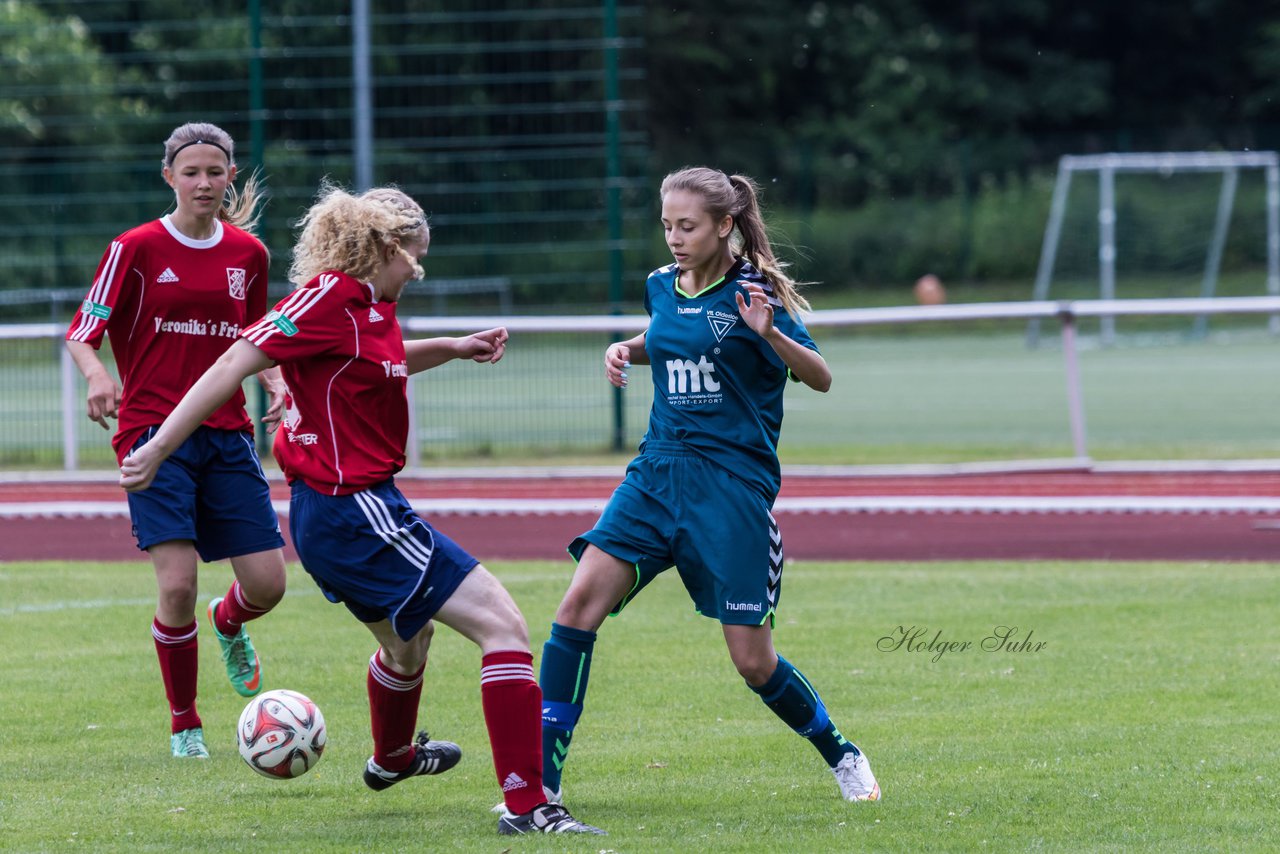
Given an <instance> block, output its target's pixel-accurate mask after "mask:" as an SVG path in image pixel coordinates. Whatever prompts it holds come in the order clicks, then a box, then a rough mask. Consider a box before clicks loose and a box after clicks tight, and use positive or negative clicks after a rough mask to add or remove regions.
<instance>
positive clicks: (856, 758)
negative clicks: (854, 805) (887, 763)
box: [831, 752, 880, 801]
mask: <svg viewBox="0 0 1280 854" xmlns="http://www.w3.org/2000/svg"><path fill="white" fill-rule="evenodd" d="M831 773H832V774H835V775H836V784H837V785H839V786H840V794H841V795H842V796H843V797H844V799H845V800H846V801H878V800H880V784H879V783H877V782H876V775H874V774H872V773H871V763H869V762H868V761H867V757H866V755H865V754H863V753H861V752H858V753H846V754H845V755H844V758H843V759H841V760H840V764H839V765H837V766H836V767H834V768H832V769H831Z"/></svg>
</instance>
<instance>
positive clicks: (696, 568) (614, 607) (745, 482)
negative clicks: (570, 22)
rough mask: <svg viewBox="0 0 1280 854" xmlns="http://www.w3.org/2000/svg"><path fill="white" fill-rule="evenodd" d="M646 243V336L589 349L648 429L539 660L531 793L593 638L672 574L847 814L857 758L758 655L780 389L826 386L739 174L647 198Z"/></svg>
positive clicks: (868, 788) (764, 655)
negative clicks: (663, 262) (658, 260)
mask: <svg viewBox="0 0 1280 854" xmlns="http://www.w3.org/2000/svg"><path fill="white" fill-rule="evenodd" d="M662 228H663V231H664V233H665V235H666V241H667V246H668V247H669V248H670V250H671V254H672V255H673V256H674V257H675V263H674V264H671V265H668V266H666V267H663V268H660V269H658V270H655V271H654V272H653V273H651V274H650V275H649V278H648V281H647V283H646V287H645V308H646V310H647V311H648V313H649V316H650V322H649V327H648V329H646V330H645V331H644V332H643V333H641V334H639V335H637V336H635V337H633V338H631V339H629V340H626V341H621V342H617V343H614V344H612V345H610V346H609V347H608V349H606V351H605V357H604V367H605V377H606V378H607V379H608V380H609V382H610V383H612V384H613V385H615V386H617V387H620V388H621V387H625V386H626V384H627V372H628V370H629V368H630V367H631V365H633V364H635V365H644V364H648V365H650V366H651V372H652V376H653V385H654V401H653V409H652V411H651V413H650V418H649V429H648V431H647V432H646V434H645V437H644V440H643V441H642V442H641V445H640V454H639V456H637V457H636V459H635V460H633V461H632V463H631V465H630V466H628V468H627V475H626V478H625V479H624V481H623V482H622V484H621V485H620V486H619V487H618V489H617V490H616V491H615V492H614V494H613V497H612V498H611V499H610V500H609V504H608V506H607V507H606V508H605V510H604V512H603V513H602V514H601V517H600V519H599V521H598V522H597V523H596V525H595V527H593V528H592V530H590V531H588V532H587V533H585V534H583V535H582V536H581V537H578V538H577V539H576V540H574V542H573V543H572V544H571V545H570V546H569V551H570V554H572V555H573V557H574V558H575V560H577V561H578V567H577V570H576V571H575V573H574V576H573V580H572V582H571V583H570V585H569V589H568V591H567V592H566V593H565V595H564V598H563V600H562V601H561V603H560V606H559V608H558V609H557V611H556V616H555V622H553V623H552V626H551V637H550V639H549V640H548V641H547V643H546V645H545V647H544V648H543V658H542V668H541V677H540V682H541V687H542V692H543V704H542V707H543V729H542V732H543V782H544V785H546V786H547V787H548V792H547V794H548V797H549V798H552V799H553V800H555V799H558V798H559V795H560V779H561V772H562V769H563V765H564V762H565V758H566V756H567V753H568V747H569V742H570V739H571V737H572V734H573V731H574V727H575V725H576V724H577V722H578V718H579V716H580V715H581V713H582V706H583V697H584V694H585V692H586V687H587V682H588V677H589V674H590V666H591V658H592V649H593V646H594V643H595V638H596V632H597V631H598V630H599V628H600V626H601V624H602V623H603V622H604V618H605V617H606V616H607V615H609V614H611V613H613V614H616V613H618V612H619V611H620V610H621V609H622V608H623V607H624V606H625V605H626V604H627V603H628V602H629V601H630V600H631V599H632V598H633V597H634V596H635V595H636V594H637V593H638V592H639V591H640V590H641V589H642V588H643V587H644V586H645V585H646V584H647V583H648V582H649V581H651V580H652V579H653V578H654V577H656V576H657V575H658V574H659V573H661V572H663V571H664V570H666V569H668V568H670V567H672V566H676V567H677V568H678V571H679V573H680V577H681V580H682V581H683V582H684V585H685V588H686V589H687V590H688V591H689V595H690V596H691V597H692V599H693V601H694V605H695V607H696V608H697V610H698V612H699V613H701V614H703V615H705V616H708V617H712V618H715V619H717V620H719V621H720V623H721V626H722V629H723V633H724V638H725V643H726V644H727V646H728V649H729V655H730V657H731V658H732V660H733V663H734V666H735V667H736V668H737V670H738V673H739V674H740V675H741V676H742V677H743V678H744V679H745V680H746V682H747V685H748V687H750V688H751V690H752V691H754V692H756V693H757V694H759V695H760V698H761V700H762V701H763V702H764V703H765V704H766V705H767V706H768V707H769V708H770V709H771V710H772V711H773V712H774V713H775V714H776V715H777V716H778V717H780V718H781V719H782V720H783V721H784V722H785V723H786V724H787V725H788V726H790V727H791V728H792V729H794V730H795V731H796V732H797V733H799V734H800V735H802V736H804V737H805V738H807V739H808V740H809V741H810V742H811V743H812V744H813V745H814V747H815V748H817V750H818V752H819V753H820V754H821V755H822V757H823V759H825V760H826V762H827V764H828V766H829V767H830V768H831V770H832V772H833V773H834V775H835V778H836V782H837V784H838V786H839V789H840V792H841V795H842V796H843V797H844V798H845V799H846V800H849V801H874V800H878V799H879V797H880V787H879V785H878V784H877V782H876V779H875V777H874V775H873V774H872V773H871V768H870V765H869V764H868V762H867V759H866V756H865V755H863V754H862V752H861V751H860V750H859V749H858V748H857V747H856V746H855V745H854V744H853V743H851V742H850V741H848V740H847V739H846V738H845V737H844V736H843V735H841V733H840V731H839V729H838V728H837V727H836V726H835V724H833V723H832V721H831V719H830V717H829V715H828V714H827V711H826V708H825V707H824V706H823V703H822V700H821V699H820V698H819V697H818V694H817V692H816V691H815V690H814V689H813V687H812V685H811V684H810V683H809V682H808V680H807V679H805V677H804V676H803V675H802V674H801V673H800V671H798V670H797V669H796V668H795V667H793V666H792V665H791V664H790V663H789V662H788V661H787V660H786V659H784V658H782V657H781V656H779V655H778V654H777V652H776V651H775V650H774V646H773V634H772V624H773V617H774V613H775V611H776V609H777V605H778V599H779V595H780V593H781V584H782V568H783V556H782V538H781V535H780V534H779V532H778V526H777V523H776V522H775V520H774V518H773V515H772V513H771V509H772V507H773V503H774V499H775V498H776V497H777V494H778V488H779V485H780V470H779V465H778V458H777V451H776V449H777V442H778V436H779V432H780V430H781V426H782V392H783V388H784V386H785V385H786V381H787V379H788V377H790V378H792V379H795V380H798V381H800V382H803V383H804V384H805V385H807V386H809V387H811V388H814V389H816V390H818V391H822V392H825V391H827V390H828V389H829V388H830V387H831V371H830V369H829V368H828V367H827V363H826V361H825V360H824V359H823V358H822V356H821V354H820V353H819V352H818V348H817V345H815V344H814V342H813V340H812V339H811V338H810V337H809V334H808V331H807V330H806V329H805V327H804V324H803V322H802V321H801V319H800V314H801V313H802V312H803V311H804V310H806V309H808V304H807V302H806V301H805V300H804V298H803V297H801V296H800V295H799V294H798V293H797V290H796V284H795V282H793V281H792V280H791V278H790V277H788V276H787V275H786V273H785V272H784V266H785V265H783V264H781V263H779V262H778V260H777V259H776V258H775V257H774V254H773V250H772V247H771V246H770V244H769V239H768V235H767V231H766V229H765V223H764V219H763V217H762V215H761V213H760V207H759V204H758V202H757V199H756V186H755V184H754V182H753V181H752V180H751V179H750V178H747V177H745V176H742V175H734V176H728V175H726V174H725V173H723V172H720V171H718V170H714V169H707V168H702V167H698V168H690V169H682V170H680V171H678V172H674V173H672V174H670V175H668V176H667V177H666V178H665V179H664V180H663V182H662Z"/></svg>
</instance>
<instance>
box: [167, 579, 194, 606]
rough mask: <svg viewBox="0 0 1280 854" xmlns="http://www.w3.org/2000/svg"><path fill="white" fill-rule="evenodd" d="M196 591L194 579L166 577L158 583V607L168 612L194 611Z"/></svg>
mask: <svg viewBox="0 0 1280 854" xmlns="http://www.w3.org/2000/svg"><path fill="white" fill-rule="evenodd" d="M198 593H199V588H198V587H197V585H196V583H195V580H194V579H192V580H190V581H188V580H186V579H181V580H178V579H166V580H164V581H162V582H161V583H160V590H159V594H160V595H159V598H160V608H161V610H164V611H167V612H169V613H195V608H196V597H197V595H198Z"/></svg>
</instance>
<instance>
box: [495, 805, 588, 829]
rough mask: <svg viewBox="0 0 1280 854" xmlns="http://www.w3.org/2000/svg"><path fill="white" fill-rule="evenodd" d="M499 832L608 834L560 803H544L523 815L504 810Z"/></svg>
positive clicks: (499, 821) (499, 823)
mask: <svg viewBox="0 0 1280 854" xmlns="http://www.w3.org/2000/svg"><path fill="white" fill-rule="evenodd" d="M498 833H502V834H506V835H511V834H517V833H593V834H595V835H596V836H608V834H607V833H605V832H604V831H603V830H601V829H600V828H598V827H592V826H591V825H589V824H583V823H582V822H580V821H578V820H577V819H576V818H574V817H573V816H571V815H569V811H568V810H567V809H565V808H564V807H562V806H560V805H559V804H543V805H542V806H540V807H534V808H533V809H531V810H530V811H529V812H527V813H524V814H523V815H514V814H512V813H509V812H504V813H503V814H502V818H500V819H498Z"/></svg>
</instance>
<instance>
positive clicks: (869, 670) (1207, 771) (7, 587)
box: [0, 562, 1280, 854]
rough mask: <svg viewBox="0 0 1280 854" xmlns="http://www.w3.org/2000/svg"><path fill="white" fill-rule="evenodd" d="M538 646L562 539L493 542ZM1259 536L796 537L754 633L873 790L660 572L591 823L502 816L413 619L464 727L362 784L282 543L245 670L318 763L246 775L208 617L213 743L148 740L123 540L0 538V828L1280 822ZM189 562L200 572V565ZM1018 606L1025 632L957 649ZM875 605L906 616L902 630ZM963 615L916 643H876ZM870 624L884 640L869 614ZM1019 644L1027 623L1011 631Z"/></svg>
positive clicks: (868, 827)
mask: <svg viewBox="0 0 1280 854" xmlns="http://www.w3.org/2000/svg"><path fill="white" fill-rule="evenodd" d="M491 568H492V569H493V570H494V571H495V572H496V573H497V574H498V575H499V576H500V577H501V578H503V579H504V581H505V582H506V584H507V585H508V587H509V588H510V589H511V591H512V592H513V594H514V595H515V597H516V599H517V601H519V602H520V603H521V604H522V606H523V608H524V610H525V613H526V615H527V616H528V618H529V622H530V625H531V627H532V633H533V636H534V637H533V640H534V643H535V648H536V649H537V648H540V645H541V642H542V640H543V639H544V638H545V635H546V631H547V626H548V621H549V619H550V615H551V613H552V611H553V610H554V607H555V604H556V602H557V600H558V597H559V594H560V592H561V591H562V589H563V587H564V585H565V583H566V580H567V574H568V572H569V565H568V563H567V562H556V563H495V564H493V565H492V567H491ZM1278 571H1280V566H1277V565H1259V564H1234V565H1230V564H1102V563H1037V564H1025V565H1023V564H1009V563H956V564H858V563H830V564H826V563H824V564H817V563H797V564H792V565H790V566H789V567H788V568H787V570H786V575H785V581H786V584H785V587H784V596H783V599H782V613H781V616H780V619H779V623H778V628H777V644H778V647H779V649H780V651H781V652H782V653H783V654H784V655H786V656H788V658H790V660H792V661H793V662H794V663H796V664H797V666H799V667H800V668H801V669H802V670H803V671H804V672H805V673H806V674H807V675H808V676H809V678H810V679H811V680H812V681H813V682H814V684H815V685H816V686H817V687H818V689H819V690H820V691H821V692H822V694H823V696H824V699H825V700H826V702H827V705H828V707H829V708H830V709H831V712H832V714H833V717H834V718H835V719H836V720H837V721H838V722H839V723H840V724H841V726H842V729H843V730H844V732H845V733H846V734H847V735H849V736H850V737H852V738H854V739H855V740H856V741H858V742H859V743H860V744H861V745H862V746H863V747H864V748H865V749H866V751H867V754H868V756H869V757H870V758H871V760H872V763H873V767H874V768H875V770H876V772H877V775H878V777H879V779H880V782H881V785H882V786H883V789H884V792H885V799H884V800H883V801H882V802H881V803H878V804H847V803H844V802H843V801H841V800H839V799H838V797H837V794H836V788H835V784H834V782H833V781H832V779H831V778H830V775H829V773H828V772H827V771H826V770H825V767H824V765H823V764H822V762H821V760H820V759H819V758H818V756H817V754H816V753H815V752H814V751H813V750H812V749H811V748H810V747H809V746H808V745H806V744H805V743H804V742H803V741H801V740H800V739H799V738H798V737H796V736H795V735H793V734H792V733H790V732H788V731H787V730H786V729H785V728H784V727H783V725H782V724H781V723H780V722H778V721H777V720H776V719H775V718H774V717H773V716H772V715H771V714H770V713H769V712H768V711H767V710H766V709H765V708H764V707H763V706H762V705H761V704H760V702H759V701H758V700H757V699H756V698H755V696H754V695H753V694H751V692H749V691H748V690H747V689H746V688H745V687H744V686H743V685H742V684H741V681H740V680H739V679H738V677H737V676H736V675H735V674H734V673H733V671H732V667H731V665H730V664H729V661H728V657H727V654H726V653H725V651H724V649H723V644H722V642H721V641H720V639H719V632H718V628H717V626H716V625H715V624H714V623H712V622H711V621H709V620H706V619H703V618H699V617H696V616H695V615H694V614H693V613H692V611H691V609H690V607H689V605H688V603H687V599H686V597H685V594H684V592H683V590H682V589H681V588H680V586H679V584H678V582H677V580H676V578H675V577H670V578H664V579H662V580H660V582H658V583H656V584H655V585H654V586H653V587H652V589H651V590H650V591H647V593H646V595H645V596H643V597H641V598H640V599H639V600H638V601H637V602H636V603H635V604H634V605H633V606H632V607H631V609H629V611H628V613H627V614H626V616H625V617H623V618H621V619H619V620H615V621H611V622H610V624H608V625H607V626H606V627H605V629H604V631H603V632H602V634H601V640H600V642H599V644H598V646H597V655H596V659H595V662H596V663H595V668H594V670H593V675H592V687H591V692H590V695H589V698H588V707H587V711H586V713H585V714H584V717H583V722H582V726H581V727H580V729H579V733H578V737H577V738H576V739H575V741H574V749H573V752H572V754H571V757H570V763H569V766H568V769H567V772H566V776H565V786H566V793H567V796H568V801H569V804H570V806H571V807H572V808H573V809H574V810H575V811H576V812H577V813H578V814H580V816H581V817H582V818H584V819H585V820H587V821H590V822H594V823H597V824H599V825H601V826H603V827H605V828H606V829H608V830H609V831H610V835H609V836H608V837H607V838H603V839H602V838H591V839H564V838H560V839H532V838H526V839H520V840H510V839H508V838H505V837H498V836H497V835H496V834H495V832H494V817H493V816H492V815H491V814H490V813H489V812H488V807H489V806H490V805H492V804H493V803H495V802H496V801H497V800H498V797H499V795H498V787H497V783H496V780H495V779H494V775H493V768H492V764H491V762H490V759H489V756H488V745H487V738H486V735H485V730H484V726H483V722H482V718H481V714H480V703H479V689H478V667H479V659H478V654H477V652H476V651H475V649H474V648H473V647H471V646H470V645H469V644H467V643H466V642H465V641H462V640H461V639H460V638H459V637H457V636H456V635H454V634H452V633H451V632H449V631H448V630H441V631H440V632H438V633H437V635H436V644H435V647H434V649H433V656H432V661H431V664H430V665H429V668H428V678H427V687H426V691H425V693H424V700H423V706H422V719H421V722H422V723H423V724H425V725H426V726H428V727H429V728H430V729H431V731H432V733H433V734H435V735H437V736H439V737H447V738H450V739H453V740H456V741H458V742H459V743H460V744H462V746H463V750H464V758H463V761H462V763H461V765H460V766H459V767H458V768H456V769H455V770H453V771H452V772H450V773H449V774H448V775H447V776H444V777H440V778H424V779H423V780H412V781H409V782H407V783H405V784H403V785H401V786H397V787H395V788H393V789H391V790H388V791H386V792H383V793H373V792H370V791H368V790H366V789H365V788H364V786H363V785H362V784H361V782H360V777H359V773H360V769H361V767H362V764H363V762H364V760H365V758H366V757H367V756H368V754H369V752H370V750H371V744H370V737H369V733H368V719H367V716H368V712H367V705H366V698H365V692H364V679H365V668H366V663H367V659H368V656H369V654H370V653H371V652H372V649H373V645H372V643H371V639H370V637H369V636H368V634H367V633H366V632H365V631H364V630H363V629H361V628H360V627H359V626H358V625H357V624H356V623H355V622H354V621H353V620H352V619H350V618H349V617H348V616H347V614H346V612H345V610H344V609H342V608H341V607H339V606H332V605H329V604H327V603H326V602H325V601H324V600H323V598H322V597H321V596H320V595H319V594H318V593H317V592H316V591H315V589H314V587H313V586H312V585H311V583H310V581H309V580H308V579H307V577H306V576H305V574H303V573H302V572H301V571H300V570H298V569H297V568H296V567H291V568H290V573H291V575H290V584H291V589H290V593H289V594H288V596H287V597H286V599H285V600H284V601H283V602H282V604H281V605H280V607H279V608H278V609H277V611H276V612H275V613H273V614H272V615H271V616H270V617H268V618H267V619H265V620H263V621H262V622H261V623H258V624H255V626H254V638H255V640H256V642H257V644H258V647H259V649H260V651H261V652H262V654H263V657H264V661H265V681H266V683H267V685H268V686H269V687H289V688H294V689H297V690H300V691H303V692H305V693H307V694H308V695H310V696H311V697H312V698H313V699H315V700H316V701H317V702H318V703H319V705H320V707H321V709H322V710H323V711H324V714H325V717H326V719H327V722H328V727H329V734H330V741H329V747H328V750H327V751H326V753H325V756H324V759H323V761H322V762H321V763H320V764H319V765H318V766H317V767H316V768H315V769H314V770H313V771H312V772H311V773H309V774H308V775H306V776H305V777H303V778H301V779H299V780H296V781H291V782H277V781H270V780H266V779H263V778H261V777H258V776H257V775H255V774H253V773H252V772H251V771H249V769H248V768H246V767H244V765H243V764H242V763H241V762H240V760H239V758H238V756H237V755H236V753H235V749H234V746H233V744H232V740H233V731H234V725H235V720H236V718H237V716H238V714H239V711H240V709H241V707H242V706H243V702H244V701H242V700H241V699H240V698H239V697H237V696H236V695H235V694H234V693H233V692H232V691H231V689H230V688H229V686H228V685H227V684H226V683H225V681H224V679H223V675H222V672H221V667H220V664H219V662H218V659H217V655H216V645H214V644H213V643H212V642H211V638H210V635H209V632H208V630H207V627H202V636H203V638H204V642H203V643H202V647H201V648H202V661H201V677H200V685H201V700H200V709H201V713H202V715H203V717H204V722H205V729H206V734H207V737H208V740H209V742H210V748H211V751H212V753H213V757H212V758H211V759H210V760H209V761H207V762H181V761H178V760H173V759H170V758H169V757H168V755H167V740H168V738H167V716H166V715H165V714H164V708H165V705H164V699H163V695H162V691H161V688H160V682H159V679H158V678H157V668H156V663H155V656H154V653H153V651H152V647H151V641H150V637H149V632H148V624H149V620H150V615H151V613H152V598H153V588H154V582H153V581H152V579H151V573H150V570H149V568H147V567H146V566H145V565H142V564H98V565H64V564H52V563H46V564H17V563H15V564H0V673H3V674H4V683H3V693H2V697H3V700H2V701H0V849H2V850H5V851H19V852H27V851H77V850H80V851H129V852H151V851H155V852H161V851H163V852H171V851H184V852H192V851H254V852H257V851H275V850H279V851H301V850H306V851H315V852H326V851H334V852H339V851H341V852H355V851H359V852H396V851H408V850H425V851H434V850H456V851H481V852H483V851H491V852H503V851H508V850H511V851H517V850H518V851H530V852H532V851H583V852H587V851H590V852H598V851H616V852H656V851H661V852H666V851H671V852H685V851H700V852H720V851H726V852H729V851H786V852H793V854H799V852H825V851H910V852H919V851H1009V850H1039V851H1064V852H1067V851H1070V852H1075V851H1138V850H1145V851H1162V852H1164V851H1205V850H1210V851H1269V850H1276V849H1277V848H1278V847H1280V831H1277V829H1276V820H1275V817H1276V814H1277V809H1280V771H1277V769H1278V768H1280V725H1278V724H1280V710H1278V706H1280V704H1278V703H1277V699H1278V695H1277V690H1276V688H1275V684H1276V682H1275V671H1276V667H1277V665H1278V664H1280V621H1277V620H1276V616H1275V615H1276V614H1277V612H1278V611H1280V580H1278V579H1277V572H1278ZM229 580H230V575H229V570H228V569H227V568H226V567H225V566H224V565H215V566H213V567H206V568H204V569H203V570H202V577H201V587H202V591H201V592H202V602H204V601H207V600H208V598H209V597H210V596H213V595H216V594H218V593H220V592H221V591H222V590H224V589H225V587H226V585H227V584H228V583H229ZM998 626H1016V627H1017V632H1018V633H1017V635H1015V636H1014V639H1015V640H1020V639H1026V638H1028V637H1029V639H1030V642H1031V645H1032V646H1031V647H1030V648H1028V649H1025V650H1022V651H1011V650H1009V649H1007V648H1006V649H1002V650H998V651H983V650H982V649H981V642H982V640H983V639H984V638H986V637H988V636H991V635H992V634H993V632H994V631H995V630H996V627H998ZM900 627H901V629H900ZM912 627H915V628H916V629H923V630H925V632H924V633H923V634H921V635H920V637H919V640H918V642H919V643H924V642H926V641H929V640H933V639H934V637H935V636H936V634H937V633H938V632H941V633H942V634H941V640H942V641H955V642H964V641H969V642H970V643H972V644H973V646H972V647H970V648H969V649H953V650H952V651H949V652H945V653H942V654H941V655H939V654H938V653H937V647H936V645H935V649H934V651H929V650H920V649H917V650H916V651H908V650H907V649H906V647H905V645H902V646H899V647H897V648H896V649H894V648H892V647H893V646H894V644H895V643H896V640H897V639H900V638H901V630H902V629H905V630H907V631H908V632H910V631H912ZM882 638H890V640H888V641H883V640H881V639H882ZM1037 643H1042V644H1043V647H1041V648H1039V649H1038V651H1033V650H1034V645H1035V644H1037Z"/></svg>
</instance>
